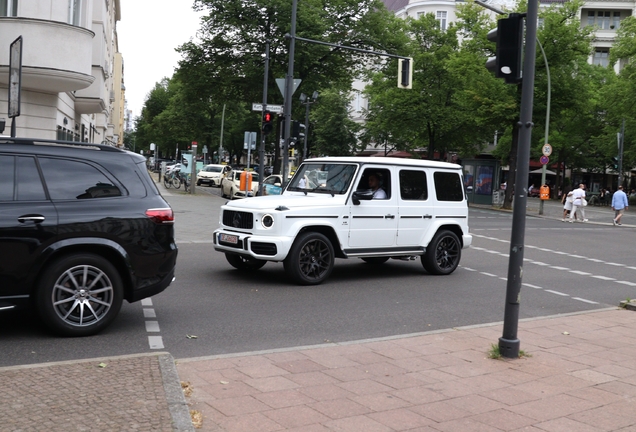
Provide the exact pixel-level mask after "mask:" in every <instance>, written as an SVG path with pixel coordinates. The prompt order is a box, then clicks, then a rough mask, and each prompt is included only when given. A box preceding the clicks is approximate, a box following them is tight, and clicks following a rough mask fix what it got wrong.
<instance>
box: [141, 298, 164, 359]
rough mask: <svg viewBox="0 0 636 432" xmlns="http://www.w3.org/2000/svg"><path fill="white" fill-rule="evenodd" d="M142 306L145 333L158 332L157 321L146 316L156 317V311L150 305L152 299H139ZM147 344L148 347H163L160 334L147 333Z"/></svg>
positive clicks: (159, 330)
mask: <svg viewBox="0 0 636 432" xmlns="http://www.w3.org/2000/svg"><path fill="white" fill-rule="evenodd" d="M141 305H142V306H143V311H144V318H145V319H146V321H145V324H146V333H160V332H161V329H160V328H159V321H156V320H149V319H148V318H157V312H156V311H155V309H154V308H153V307H152V299H151V298H145V299H143V300H142V301H141ZM148 345H149V346H150V349H164V345H163V338H162V337H161V336H154V335H153V336H150V335H148Z"/></svg>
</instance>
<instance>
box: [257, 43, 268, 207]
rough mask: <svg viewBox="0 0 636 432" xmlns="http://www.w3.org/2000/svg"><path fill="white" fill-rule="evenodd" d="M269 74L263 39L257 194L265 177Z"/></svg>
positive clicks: (261, 192) (259, 193)
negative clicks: (264, 123)
mask: <svg viewBox="0 0 636 432" xmlns="http://www.w3.org/2000/svg"><path fill="white" fill-rule="evenodd" d="M268 75H269V41H268V40H267V41H265V73H264V74H263V111H262V112H261V145H260V147H259V148H258V195H259V196H262V195H263V179H264V177H265V166H264V165H265V134H264V133H263V124H262V121H263V114H265V111H267V78H268Z"/></svg>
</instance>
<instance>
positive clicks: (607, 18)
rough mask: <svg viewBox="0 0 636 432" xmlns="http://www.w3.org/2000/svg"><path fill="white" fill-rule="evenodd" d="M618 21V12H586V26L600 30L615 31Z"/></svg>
mask: <svg viewBox="0 0 636 432" xmlns="http://www.w3.org/2000/svg"><path fill="white" fill-rule="evenodd" d="M620 21H621V13H620V11H614V12H612V11H587V25H589V26H596V27H598V28H599V29H601V30H612V29H614V30H615V29H617V28H618V26H619V25H620Z"/></svg>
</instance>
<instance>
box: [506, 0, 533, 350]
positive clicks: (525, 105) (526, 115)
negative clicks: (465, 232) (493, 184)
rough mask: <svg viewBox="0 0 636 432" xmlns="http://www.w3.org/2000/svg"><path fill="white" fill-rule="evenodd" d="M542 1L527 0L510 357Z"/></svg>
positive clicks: (514, 345) (515, 345) (509, 287)
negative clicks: (540, 4) (540, 5)
mask: <svg viewBox="0 0 636 432" xmlns="http://www.w3.org/2000/svg"><path fill="white" fill-rule="evenodd" d="M538 2H539V0H529V1H528V13H527V15H526V48H525V53H524V61H523V72H524V73H523V80H522V89H521V112H520V116H519V147H518V158H517V176H516V178H515V185H516V187H515V190H514V197H515V200H514V208H513V212H512V232H511V234H510V255H509V260H508V282H507V284H506V305H505V312H504V325H503V335H502V337H500V338H499V352H500V353H501V355H502V356H504V357H507V358H517V357H519V346H520V341H519V339H518V338H517V329H518V327H519V303H520V301H521V278H522V276H523V252H524V240H525V229H526V203H527V201H528V196H527V188H526V187H525V184H526V183H527V180H528V165H529V163H530V142H531V139H532V127H533V123H532V104H533V101H534V73H535V56H536V53H537V16H538V9H539V6H538Z"/></svg>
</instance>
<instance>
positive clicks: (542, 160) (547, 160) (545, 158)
mask: <svg viewBox="0 0 636 432" xmlns="http://www.w3.org/2000/svg"><path fill="white" fill-rule="evenodd" d="M539 162H541V163H542V164H543V165H547V164H548V162H550V158H549V157H547V156H541V159H539Z"/></svg>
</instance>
